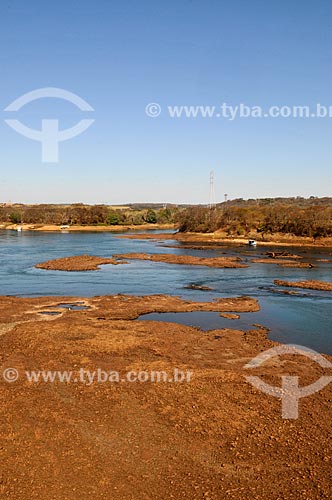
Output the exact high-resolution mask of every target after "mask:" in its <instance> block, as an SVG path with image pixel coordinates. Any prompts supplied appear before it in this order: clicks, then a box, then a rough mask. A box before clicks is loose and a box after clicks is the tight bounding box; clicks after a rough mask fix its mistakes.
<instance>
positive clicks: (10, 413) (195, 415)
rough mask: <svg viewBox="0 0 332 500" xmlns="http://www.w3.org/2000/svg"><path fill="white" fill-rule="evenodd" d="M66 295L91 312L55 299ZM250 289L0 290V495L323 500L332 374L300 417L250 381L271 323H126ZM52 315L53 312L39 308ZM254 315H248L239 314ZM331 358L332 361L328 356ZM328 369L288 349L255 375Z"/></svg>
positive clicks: (245, 302)
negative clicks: (101, 377)
mask: <svg viewBox="0 0 332 500" xmlns="http://www.w3.org/2000/svg"><path fill="white" fill-rule="evenodd" d="M64 303H70V304H71V305H72V306H73V303H74V304H75V303H77V304H80V305H82V304H84V307H86V308H87V309H85V310H82V311H75V310H70V309H63V308H62V309H60V308H59V307H58V306H59V305H63V304H64ZM257 307H258V304H257V301H255V300H254V299H250V298H242V299H241V298H233V299H220V300H219V301H216V302H211V303H195V302H190V301H182V300H181V299H179V298H176V297H168V296H164V295H159V296H147V297H134V296H124V295H116V296H109V297H94V298H88V299H85V298H79V297H76V298H73V297H70V298H66V297H58V298H55V297H40V298H36V299H20V298H15V297H0V310H1V316H0V318H1V319H0V333H1V334H2V335H1V336H0V348H1V353H2V355H1V371H2V373H6V374H7V376H8V375H10V374H11V376H12V375H13V373H14V374H15V372H10V371H7V372H4V369H7V370H8V368H15V369H16V370H17V374H18V375H19V378H18V380H17V381H12V382H11V383H9V382H6V381H5V379H4V378H2V379H1V381H0V388H1V392H0V402H1V410H0V411H1V422H2V436H3V438H4V439H3V448H2V476H3V480H2V484H1V490H0V491H1V494H2V497H3V498H8V499H12V500H17V499H19V498H20V499H23V498H43V499H45V500H48V499H49V500H50V499H51V498H57V500H67V499H68V498H70V499H72V500H76V499H77V500H79V499H81V498H86V497H89V498H90V497H91V498H92V497H93V498H115V497H117V498H121V499H124V500H132V499H133V498H142V499H143V498H146V499H148V498H149V499H152V498H153V499H156V500H159V499H160V500H162V499H164V498H173V499H175V500H187V499H188V498H190V499H193V500H199V499H202V498H204V499H205V500H208V499H210V500H217V499H220V498H229V499H234V500H235V499H236V500H238V499H239V498H241V499H249V498H250V499H251V498H255V499H257V500H266V499H267V498H275V497H276V492H277V495H278V497H283V498H287V499H298V498H302V497H303V498H311V499H315V498H317V499H318V498H329V495H330V486H331V481H332V476H331V470H332V468H331V456H332V445H331V440H330V433H331V426H330V420H329V419H328V418H326V414H327V412H328V411H329V408H330V404H331V403H330V402H331V400H332V387H331V384H330V385H329V386H327V387H325V388H324V389H322V390H321V391H320V392H317V393H315V394H313V395H312V396H310V397H307V398H303V399H301V403H300V414H299V418H298V419H297V420H285V419H282V417H281V403H280V400H279V399H277V398H273V397H271V396H268V395H266V394H263V393H262V392H260V391H258V390H256V389H254V388H253V387H252V386H251V385H249V384H248V382H247V381H246V379H245V376H246V375H248V370H247V369H245V365H246V363H248V361H250V360H251V359H252V358H254V357H255V356H256V355H257V354H259V353H260V352H261V351H264V350H266V349H268V348H271V347H273V346H275V345H276V344H275V343H273V342H271V341H269V340H268V339H267V337H266V334H267V331H266V330H264V329H262V328H258V329H257V328H253V329H251V330H249V331H247V332H242V331H238V330H232V328H231V324H232V320H230V328H229V329H223V330H214V331H207V332H202V331H201V330H199V329H197V328H193V327H189V326H184V325H179V324H171V323H163V322H154V321H135V318H137V317H138V316H139V315H141V314H147V313H149V312H166V311H169V312H171V311H173V312H176V311H188V310H214V311H219V312H240V311H245V310H246V311H248V310H251V309H253V310H256V309H257ZM51 311H53V312H56V311H60V314H59V315H48V314H45V313H47V312H51ZM248 314H250V313H248ZM329 359H330V360H331V359H332V358H331V357H330V358H329ZM175 368H177V369H178V370H180V371H182V372H183V373H187V372H188V371H189V372H190V373H191V376H190V380H189V381H188V379H186V381H183V382H178V383H175V382H173V383H163V382H159V383H158V382H152V381H147V382H145V383H144V382H139V381H134V382H129V381H124V382H121V380H120V381H118V382H117V381H113V382H109V381H107V382H105V381H104V382H97V380H95V381H94V382H93V383H91V384H87V383H83V382H81V381H80V379H79V378H77V380H78V381H77V382H75V380H74V381H72V382H70V381H69V382H66V383H64V382H60V381H59V380H57V381H55V382H54V383H51V382H50V381H49V382H45V381H44V380H43V379H40V380H39V382H29V381H28V380H27V377H26V375H25V372H26V371H31V370H37V371H38V370H46V371H47V370H51V371H52V373H53V372H54V371H55V370H58V371H62V372H63V371H64V370H66V371H73V373H74V374H75V377H79V374H80V373H81V371H80V370H82V369H83V370H85V373H87V372H89V373H90V374H91V373H97V370H98V369H99V370H101V373H104V372H105V373H109V371H112V373H115V372H117V373H120V374H121V375H123V374H126V373H128V372H130V371H134V372H135V373H151V372H152V371H154V372H155V371H156V370H159V371H162V372H165V373H166V374H168V375H169V374H173V373H174V369H175ZM323 372H324V370H323V369H322V368H321V367H319V365H317V363H314V362H312V361H310V360H305V362H304V361H303V359H302V357H298V356H291V357H289V356H288V357H287V356H286V357H283V358H282V360H281V359H279V358H278V357H277V358H274V359H271V360H270V361H268V362H266V363H264V365H262V367H261V368H259V369H258V368H257V369H255V370H254V372H250V374H255V375H259V376H261V377H262V378H263V379H264V380H266V381H268V382H269V383H271V384H272V385H276V386H278V385H280V375H281V374H287V373H296V375H298V376H299V377H300V381H301V386H305V385H308V384H309V383H312V382H314V381H316V380H317V379H318V378H319V377H320V376H321V375H322V374H323Z"/></svg>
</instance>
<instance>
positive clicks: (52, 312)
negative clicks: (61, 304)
mask: <svg viewBox="0 0 332 500" xmlns="http://www.w3.org/2000/svg"><path fill="white" fill-rule="evenodd" d="M39 314H45V315H47V316H58V315H59V314H61V313H59V312H56V311H41V312H39Z"/></svg>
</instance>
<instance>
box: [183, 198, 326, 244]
mask: <svg viewBox="0 0 332 500" xmlns="http://www.w3.org/2000/svg"><path fill="white" fill-rule="evenodd" d="M322 200H324V201H323V202H322ZM178 224H179V230H180V231H181V232H202V233H206V232H214V231H217V230H220V231H224V232H225V233H226V234H227V235H233V236H246V235H249V234H250V233H251V234H252V233H261V234H263V235H264V234H275V233H281V234H292V235H295V236H308V237H312V238H318V237H327V236H332V199H331V198H324V199H312V198H310V199H308V200H304V199H303V198H300V199H296V198H295V199H282V201H278V200H273V199H269V201H268V202H267V201H266V200H254V203H253V200H248V202H247V203H246V202H245V201H244V200H241V201H239V202H238V203H236V200H235V201H233V202H231V203H229V202H226V203H222V204H220V205H218V206H216V207H215V208H212V209H211V208H207V207H203V206H196V207H191V208H188V209H185V210H183V211H181V212H180V213H179V215H178Z"/></svg>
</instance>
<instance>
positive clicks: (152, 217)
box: [144, 208, 157, 224]
mask: <svg viewBox="0 0 332 500" xmlns="http://www.w3.org/2000/svg"><path fill="white" fill-rule="evenodd" d="M144 219H145V222H147V223H148V224H155V223H156V222H157V215H156V212H155V211H154V210H152V208H149V209H148V211H147V212H146V215H145V217H144Z"/></svg>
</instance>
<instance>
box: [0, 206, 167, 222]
mask: <svg viewBox="0 0 332 500" xmlns="http://www.w3.org/2000/svg"><path fill="white" fill-rule="evenodd" d="M175 212H176V208H161V209H157V210H153V209H152V208H147V209H143V210H133V209H125V210H123V209H114V208H110V207H108V206H106V205H92V206H91V205H69V206H59V205H58V206H57V205H32V206H31V205H14V206H2V207H0V220H1V222H2V223H12V224H21V223H25V224H43V225H47V224H56V225H76V224H77V225H82V226H84V225H140V224H157V223H158V224H167V223H172V222H173V221H174V217H175Z"/></svg>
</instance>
